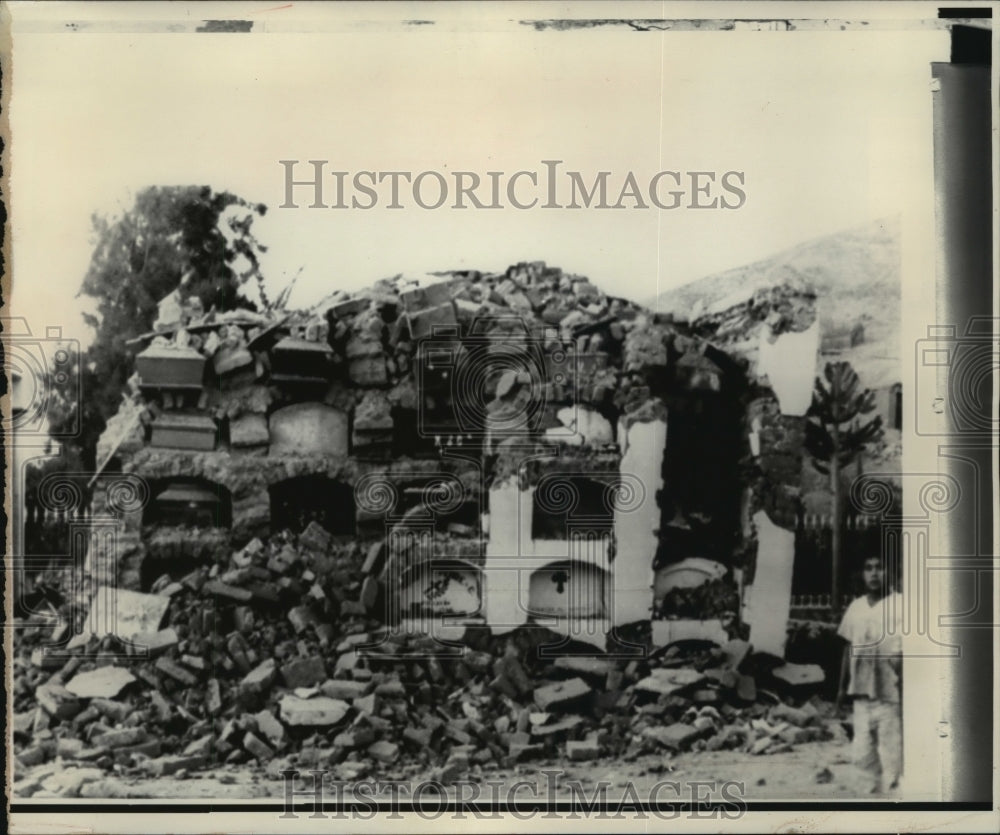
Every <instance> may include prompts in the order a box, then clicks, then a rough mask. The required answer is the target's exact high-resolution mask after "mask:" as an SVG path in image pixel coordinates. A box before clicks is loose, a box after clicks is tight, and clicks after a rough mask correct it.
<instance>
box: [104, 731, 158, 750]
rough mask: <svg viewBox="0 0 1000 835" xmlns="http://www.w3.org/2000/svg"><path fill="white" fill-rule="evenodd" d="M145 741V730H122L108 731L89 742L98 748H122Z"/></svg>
mask: <svg viewBox="0 0 1000 835" xmlns="http://www.w3.org/2000/svg"><path fill="white" fill-rule="evenodd" d="M145 741H146V729H145V728H122V729H120V730H115V731H108V732H107V733H103V734H100V735H98V736H95V737H94V738H93V739H91V742H92V743H93V744H94V745H95V746H97V747H100V748H123V747H125V746H126V745H138V744H139V743H141V742H145Z"/></svg>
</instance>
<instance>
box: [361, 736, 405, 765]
mask: <svg viewBox="0 0 1000 835" xmlns="http://www.w3.org/2000/svg"><path fill="white" fill-rule="evenodd" d="M368 755H369V756H371V757H374V758H375V759H376V760H378V761H379V762H380V763H385V764H386V765H389V764H390V763H394V762H395V761H396V760H397V759H398V758H399V746H398V745H397V744H396V743H395V742H389V741H388V740H386V739H380V740H379V741H378V742H374V743H372V744H371V745H369V746H368Z"/></svg>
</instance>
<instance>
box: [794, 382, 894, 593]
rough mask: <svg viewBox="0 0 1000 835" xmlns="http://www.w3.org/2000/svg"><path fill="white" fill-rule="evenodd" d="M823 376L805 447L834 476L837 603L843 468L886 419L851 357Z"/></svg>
mask: <svg viewBox="0 0 1000 835" xmlns="http://www.w3.org/2000/svg"><path fill="white" fill-rule="evenodd" d="M823 376H824V377H825V378H826V379H825V382H824V380H822V379H820V378H819V377H817V378H816V383H815V387H814V389H813V399H812V404H811V405H810V406H809V411H808V412H806V417H807V421H806V437H805V447H806V451H807V452H808V453H809V455H810V456H811V458H812V463H813V466H814V467H815V468H816V469H817V470H819V471H820V472H821V473H823V474H825V475H829V476H830V490H831V492H832V493H833V499H832V504H833V507H832V511H833V530H832V546H831V550H832V552H833V578H832V579H833V583H832V589H831V591H832V596H833V605H834V608H835V609H837V608H839V607H840V562H841V559H840V558H841V554H840V549H841V542H840V540H841V536H840V534H841V530H840V526H841V518H840V517H841V504H842V501H841V499H842V490H843V487H842V485H841V483H840V481H841V479H840V473H841V470H842V469H843V468H844V467H845V466H847V465H848V464H850V463H851V462H852V461H854V460H855V459H856V458H857V457H858V455H859V454H860V453H861V452H862V450H863V449H864V447H865V444H868V443H870V442H872V441H877V440H878V439H879V438H881V437H882V434H883V429H882V418H881V417H880V416H878V415H875V416H874V417H872V418H869V419H864V417H863V416H864V415H869V414H871V413H872V412H873V411H874V410H875V395H874V394H873V393H872V392H871V391H870V390H868V389H864V390H863V391H859V387H860V384H861V381H860V380H859V379H858V375H857V373H856V372H855V371H854V369H853V368H852V367H851V364H850V363H849V362H830V363H827V364H826V368H825V369H824V371H823Z"/></svg>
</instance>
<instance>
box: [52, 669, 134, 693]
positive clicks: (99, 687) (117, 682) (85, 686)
mask: <svg viewBox="0 0 1000 835" xmlns="http://www.w3.org/2000/svg"><path fill="white" fill-rule="evenodd" d="M135 680H136V679H135V676H133V675H132V674H131V673H130V672H129V671H128V670H126V669H124V668H122V667H111V666H109V667H98V668H97V669H96V670H91V671H90V672H86V673H78V674H77V675H75V676H74V677H73V678H72V679H70V680H69V681H68V682H67V683H66V689H67V690H69V692H70V693H72V694H73V695H75V696H80V697H81V698H85V699H93V698H100V699H113V698H114V697H115V696H117V695H118V694H119V693H120V692H121V691H122V690H123V689H124V688H125V687H127V686H128V685H129V684H131V683H132V682H134V681H135Z"/></svg>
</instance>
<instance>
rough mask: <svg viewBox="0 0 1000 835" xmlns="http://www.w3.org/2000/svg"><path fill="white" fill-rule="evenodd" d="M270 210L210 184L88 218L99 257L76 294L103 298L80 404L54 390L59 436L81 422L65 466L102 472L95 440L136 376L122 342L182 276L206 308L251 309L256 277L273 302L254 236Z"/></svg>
mask: <svg viewBox="0 0 1000 835" xmlns="http://www.w3.org/2000/svg"><path fill="white" fill-rule="evenodd" d="M266 211H267V208H266V206H264V205H263V204H255V203H250V202H248V201H246V200H244V199H243V198H241V197H237V196H236V195H234V194H231V193H229V192H214V191H213V190H212V189H211V188H210V187H209V186H167V187H162V186H152V187H150V188H146V189H144V190H143V191H141V192H140V193H139V194H138V195H137V196H136V199H135V205H134V206H133V207H132V209H130V210H129V211H127V212H125V213H124V214H123V215H121V216H120V217H118V218H116V219H108V218H105V217H98V216H95V217H94V218H93V219H92V223H93V229H94V240H95V245H94V252H93V255H92V256H91V260H90V266H89V267H88V269H87V273H86V275H85V276H84V278H83V284H82V286H81V288H80V292H79V294H78V295H84V296H89V297H91V298H94V299H96V300H97V313H96V315H92V314H88V313H85V314H84V319H85V321H86V322H87V324H89V325H90V326H92V327H93V328H94V329H95V331H96V336H95V339H94V341H93V343H92V344H91V345H90V347H88V348H87V350H86V351H85V352H84V354H83V356H82V357H80V358H79V366H78V371H79V375H80V380H81V388H82V398H81V399H82V402H80V403H76V402H74V401H75V400H76V394H75V390H74V389H72V388H70V387H66V388H63V389H61V390H60V389H58V388H57V390H56V391H55V392H54V393H53V396H52V397H50V398H49V408H48V418H49V425H50V427H51V431H52V434H53V436H57V435H59V434H61V433H62V430H63V429H64V428H65V427H66V426H68V425H69V424H70V423H71V422H74V421H77V420H78V421H79V425H80V433H79V434H78V435H77V436H76V437H75V438H73V439H72V440H71V441H70V442H69V443H67V444H64V456H65V457H66V459H67V461H68V462H73V463H74V465H75V464H76V463H77V462H79V463H80V464H82V467H83V468H84V469H88V470H91V469H93V468H95V467H96V461H95V450H96V446H97V440H98V438H99V437H100V434H101V432H103V431H104V427H105V424H106V422H107V419H108V418H109V417H111V416H112V415H113V414H114V413H115V412H116V411H117V409H118V406H119V404H120V403H121V396H122V392H123V390H124V389H125V385H126V382H127V381H128V379H129V377H131V375H132V372H133V358H132V352H131V351H130V350H129V348H128V346H127V344H126V343H127V342H128V341H129V340H130V339H132V338H134V337H136V336H139V335H140V334H143V333H147V332H149V331H150V330H151V329H152V327H153V322H154V321H155V320H156V316H157V306H158V304H159V302H160V301H161V300H162V299H163V298H164V297H166V296H167V295H168V294H170V293H172V292H173V291H174V290H176V289H178V287H181V285H182V281H181V280H182V278H183V279H184V282H183V287H182V293H183V295H184V296H185V298H189V297H192V296H198V297H199V298H200V299H201V302H202V305H203V307H204V309H205V310H211V309H212V308H213V307H214V308H215V309H216V310H218V311H223V310H232V309H235V308H240V307H242V308H249V309H255V305H254V304H253V302H251V301H250V300H249V299H247V298H246V297H244V296H242V295H241V294H240V293H239V290H240V288H241V287H242V286H243V285H244V284H245V283H246V282H247V281H249V280H251V279H254V280H255V281H256V282H257V285H258V290H259V292H260V295H261V298H262V299H263V300H264V302H265V303H266V302H267V296H266V294H265V293H264V288H263V277H262V275H261V272H260V264H259V260H258V255H259V254H261V253H263V252H266V248H265V247H263V246H261V245H260V243H259V242H258V241H257V239H256V238H255V237H254V235H253V229H252V227H253V221H254V218H255V216H258V215H260V216H263V215H264V214H265V212H266ZM76 410H79V413H78V414H77V413H76Z"/></svg>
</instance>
